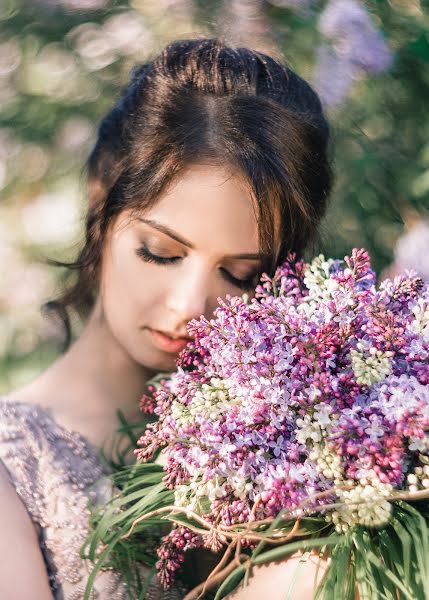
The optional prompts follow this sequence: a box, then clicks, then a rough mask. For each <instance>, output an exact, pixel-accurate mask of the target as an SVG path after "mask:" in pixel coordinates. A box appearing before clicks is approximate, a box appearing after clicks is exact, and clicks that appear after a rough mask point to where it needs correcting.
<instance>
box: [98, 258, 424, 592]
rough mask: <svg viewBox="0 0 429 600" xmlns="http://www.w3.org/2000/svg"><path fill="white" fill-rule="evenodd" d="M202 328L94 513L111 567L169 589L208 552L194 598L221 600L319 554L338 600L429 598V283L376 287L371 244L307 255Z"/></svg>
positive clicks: (192, 328) (154, 400) (101, 560)
mask: <svg viewBox="0 0 429 600" xmlns="http://www.w3.org/2000/svg"><path fill="white" fill-rule="evenodd" d="M189 333H190V335H191V336H192V337H193V341H192V342H191V343H190V344H189V346H188V347H187V348H186V349H185V350H184V351H183V352H182V353H181V355H180V357H179V359H178V363H177V371H176V372H175V373H174V374H173V375H172V376H171V377H170V378H168V379H164V380H162V381H160V382H158V384H157V385H156V386H155V387H154V389H153V394H152V396H151V397H150V398H149V397H145V398H143V400H142V408H143V410H144V411H146V412H153V413H154V415H155V416H156V420H154V421H152V422H151V423H150V424H149V425H148V426H147V428H146V430H145V431H144V433H143V435H142V436H141V437H140V439H139V440H138V443H137V444H138V447H137V450H136V453H137V458H138V461H137V463H136V465H134V466H132V467H130V468H129V469H128V470H127V471H126V472H122V473H121V474H120V475H119V476H118V478H119V479H118V482H119V484H120V486H121V488H122V491H121V493H120V494H119V495H118V496H117V497H116V498H114V499H113V501H112V502H111V504H110V505H109V506H108V507H107V508H105V509H104V511H103V513H101V514H98V515H97V516H96V517H95V518H94V532H93V534H92V539H91V552H90V553H89V554H90V556H91V558H92V559H93V560H95V559H97V557H98V563H97V567H96V569H98V568H100V567H103V566H106V565H107V566H118V565H119V568H120V569H121V570H122V571H124V564H125V563H124V560H125V558H124V557H127V560H128V563H127V564H128V565H129V566H130V565H132V564H133V563H135V562H139V561H142V562H145V563H146V564H148V565H149V566H152V567H153V571H155V570H156V571H157V572H158V575H159V577H160V579H161V582H162V583H163V584H164V586H166V587H168V586H171V585H172V584H173V582H174V581H175V579H177V578H178V577H180V572H181V566H182V565H183V563H184V560H185V556H186V553H187V552H188V551H189V550H191V549H193V548H207V549H208V550H209V551H212V552H215V553H217V556H218V557H219V563H218V565H217V566H216V567H215V568H214V570H213V572H212V573H211V574H210V575H209V576H208V578H207V579H206V581H205V582H203V583H202V584H201V585H199V586H197V587H196V588H195V589H194V590H193V591H191V592H190V593H189V594H188V596H187V598H197V597H201V596H202V595H203V594H204V593H205V592H206V591H207V590H208V589H210V588H215V589H216V590H217V592H216V599H220V598H222V597H224V596H225V595H226V594H227V593H229V592H230V591H231V590H232V589H234V587H236V586H237V585H238V584H239V582H240V581H241V579H242V578H243V577H244V578H246V577H247V576H248V574H249V569H251V568H252V565H258V564H262V563H264V562H268V561H272V560H275V559H279V558H281V557H287V556H288V555H291V554H293V553H294V552H296V551H297V550H298V549H302V550H303V551H308V550H309V549H312V548H313V549H314V548H319V549H320V551H321V552H324V553H325V555H329V557H330V562H329V564H330V566H329V568H328V569H327V571H326V573H325V575H324V577H323V580H322V582H321V584H320V585H319V587H318V590H317V595H318V597H320V598H323V599H324V600H328V599H329V600H334V599H335V600H338V599H339V598H341V599H353V598H354V597H355V593H356V590H357V591H358V592H359V596H360V597H361V598H371V599H372V598H389V599H392V600H393V599H395V600H398V598H401V599H402V598H404V599H405V598H407V599H410V600H415V599H417V598H422V599H423V598H426V597H429V504H428V502H427V499H428V498H429V286H428V285H425V284H424V283H423V281H422V280H421V279H420V278H419V277H417V276H415V274H413V273H412V272H407V273H406V274H404V275H401V276H398V277H396V278H395V279H394V280H386V281H384V282H383V283H382V284H381V285H380V286H379V289H377V288H376V282H375V274H374V272H373V270H372V269H371V265H370V260H369V257H368V254H367V252H366V251H365V250H357V249H355V250H353V252H352V254H351V256H350V257H345V259H344V260H333V259H328V260H325V258H324V257H323V256H319V257H317V258H315V259H314V260H313V261H312V262H311V263H310V264H308V263H306V262H304V261H303V260H296V259H295V257H294V256H293V255H291V256H289V258H288V260H287V261H286V262H285V263H284V264H283V265H282V266H281V267H279V268H278V269H277V271H276V273H275V274H274V276H273V277H268V276H267V275H263V276H262V278H261V281H260V284H259V285H258V287H257V288H256V292H255V296H254V297H253V298H252V299H249V298H247V297H242V298H240V297H232V298H231V297H228V298H227V299H226V300H225V301H223V302H221V304H220V306H219V307H218V309H217V311H216V313H215V315H214V318H213V319H211V320H207V319H205V318H200V319H199V320H195V321H193V322H191V323H190V324H189ZM166 527H167V529H166ZM100 540H101V541H102V543H103V544H104V546H103V549H104V553H102V554H101V555H98V554H97V551H96V548H97V544H99V542H100ZM127 568H128V567H127ZM125 570H126V569H125ZM127 572H128V573H129V574H130V573H131V567H130V569H129V571H127ZM131 579H132V578H131V575H130V581H131ZM134 583H135V582H134ZM139 593H143V595H142V596H141V597H144V590H143V591H142V586H140V588H139Z"/></svg>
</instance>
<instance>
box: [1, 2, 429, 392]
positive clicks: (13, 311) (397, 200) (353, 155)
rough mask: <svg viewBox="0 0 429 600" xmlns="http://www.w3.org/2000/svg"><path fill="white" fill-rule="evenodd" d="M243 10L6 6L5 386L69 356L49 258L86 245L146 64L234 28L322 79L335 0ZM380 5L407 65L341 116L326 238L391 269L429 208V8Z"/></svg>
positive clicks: (375, 14) (372, 83)
mask: <svg viewBox="0 0 429 600" xmlns="http://www.w3.org/2000/svg"><path fill="white" fill-rule="evenodd" d="M236 4H237V2H235V3H234V2H228V1H225V2H221V1H217V2H208V1H205V0H194V1H193V2H191V1H185V0H175V2H173V1H172V0H170V1H169V0H134V1H130V2H120V1H113V0H111V1H109V0H93V1H92V2H91V1H88V0H81V1H80V2H79V0H63V2H60V1H58V2H55V0H37V1H30V0H27V1H23V0H21V1H19V0H2V2H1V4H0V184H1V190H0V331H1V334H0V393H4V392H7V391H8V390H9V389H11V388H13V387H15V386H19V385H21V384H22V383H24V382H25V381H28V380H29V379H31V378H32V377H33V376H34V375H35V374H37V373H38V372H39V371H40V370H41V369H42V368H44V367H45V366H46V365H47V364H48V363H49V362H50V361H51V360H52V359H53V358H54V357H55V356H56V355H57V354H58V353H59V334H58V328H56V327H55V326H53V325H52V324H49V323H48V322H47V321H46V319H43V318H42V316H41V315H40V313H39V307H40V305H41V304H42V302H43V301H45V300H47V299H48V298H50V297H52V296H54V295H55V293H56V291H57V290H58V287H59V286H60V285H61V277H60V276H61V273H57V272H56V271H54V270H53V269H52V268H51V267H46V266H44V264H43V261H44V258H45V257H47V256H49V257H52V258H71V257H72V256H74V255H75V253H76V251H77V248H78V246H79V244H80V240H81V236H82V219H83V214H84V207H85V187H84V181H83V179H82V175H81V171H82V167H83V165H84V162H85V158H86V156H87V154H88V152H89V150H90V148H91V145H92V143H93V142H94V139H95V131H96V126H97V122H98V120H99V119H100V118H101V117H102V116H103V114H104V112H105V111H106V110H107V109H108V108H109V107H110V106H111V104H112V103H113V101H114V99H115V97H116V95H117V94H118V92H119V89H120V87H121V86H122V85H123V84H125V83H126V81H127V79H128V75H129V71H130V68H131V66H132V65H133V64H134V63H135V62H139V61H143V60H145V59H146V58H147V57H148V56H150V55H151V54H153V53H155V52H156V51H158V50H159V49H160V48H161V47H162V46H163V45H164V44H165V43H166V42H168V41H171V40H173V39H175V38H178V37H187V36H189V37H191V36H195V35H218V34H224V35H226V37H227V39H231V41H233V42H242V43H245V44H246V43H247V44H249V45H252V46H254V47H258V49H262V50H265V51H273V52H275V53H277V55H278V56H280V57H284V58H285V59H286V60H287V61H288V63H289V64H291V66H292V67H293V68H295V69H296V70H297V71H298V72H299V73H300V74H302V75H303V76H304V77H306V78H307V79H309V81H310V82H311V81H314V77H315V65H316V55H317V47H318V45H319V44H320V43H321V41H322V36H321V34H320V32H319V30H318V27H317V23H318V19H319V15H320V12H321V11H322V10H323V9H324V8H325V6H326V2H317V1H315V2H314V3H313V8H312V9H311V10H296V9H295V10H294V9H292V8H288V7H285V6H280V5H279V4H280V2H276V3H274V2H273V3H270V2H266V1H262V0H250V1H249V2H248V3H243V2H242V4H247V9H248V16H247V17H246V16H244V17H243V14H241V17H240V16H237V14H234V10H235V11H236V10H237V9H236ZM302 4H305V3H302ZM366 7H367V9H368V10H369V11H370V13H371V15H372V18H373V20H374V23H375V24H376V25H377V27H379V28H380V29H381V30H382V31H383V33H384V36H385V39H386V41H387V43H388V45H389V47H390V49H391V50H392V51H393V53H394V62H393V65H392V67H391V68H390V69H389V71H388V72H385V73H384V74H381V75H377V76H374V75H371V76H367V77H364V78H362V79H361V80H359V81H357V82H356V84H355V85H354V87H353V88H352V90H351V91H350V93H349V95H348V97H347V98H346V99H345V100H344V102H342V103H341V104H340V105H339V106H337V107H335V108H333V109H332V110H329V111H328V116H329V118H330V122H331V126H332V131H333V146H332V152H333V161H334V169H335V174H336V185H335V191H334V194H333V198H332V203H331V208H330V211H329V213H328V216H327V218H326V220H325V221H324V223H323V226H322V230H321V233H322V249H323V251H324V252H325V253H326V254H328V255H335V256H341V255H344V254H346V253H348V252H349V251H350V250H351V248H352V247H353V246H365V247H366V248H367V249H368V250H369V251H370V253H371V256H372V259H373V264H374V267H375V268H376V270H377V271H378V272H381V271H382V269H384V268H385V267H386V266H387V265H388V264H389V263H390V262H391V260H392V256H393V249H394V245H395V242H396V240H397V238H398V237H399V236H400V235H401V233H402V232H403V230H404V228H407V227H408V226H409V225H410V223H412V222H414V221H415V220H416V219H418V218H420V217H422V216H425V215H427V213H428V208H429V202H428V198H429V141H428V140H429V116H428V105H429V4H428V2H427V1H426V0H424V1H423V0H422V1H418V0H390V1H386V0H373V1H367V2H366ZM249 11H250V12H249ZM252 11H253V12H252ZM244 12H245V11H244ZM249 14H250V17H249ZM246 18H247V21H246ZM240 19H241V21H240ZM334 83H335V82H333V84H334ZM428 260H429V259H428Z"/></svg>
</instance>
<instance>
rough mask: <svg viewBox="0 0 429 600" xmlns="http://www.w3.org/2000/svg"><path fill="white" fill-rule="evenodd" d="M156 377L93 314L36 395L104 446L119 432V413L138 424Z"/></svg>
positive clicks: (39, 384) (62, 420) (59, 417)
mask: <svg viewBox="0 0 429 600" xmlns="http://www.w3.org/2000/svg"><path fill="white" fill-rule="evenodd" d="M154 375H155V373H154V372H152V371H150V370H148V369H145V368H144V367H143V366H142V365H140V364H139V363H137V362H136V361H134V360H133V359H132V357H130V355H129V354H128V353H127V352H126V351H125V350H124V348H122V346H121V345H120V344H119V343H118V341H117V340H116V339H115V338H114V336H113V335H112V333H111V331H110V329H109V328H108V326H107V325H106V323H105V320H104V318H103V317H102V315H100V312H99V310H98V309H97V307H96V308H95V309H94V311H93V313H92V315H91V317H90V318H89V320H88V322H87V324H86V326H85V328H84V329H83V331H82V333H81V335H80V336H79V337H78V339H77V340H76V341H75V342H74V343H73V344H72V346H71V347H70V348H69V349H68V351H67V352H66V353H65V354H64V355H63V356H61V357H60V358H59V359H58V360H56V361H55V362H54V363H53V365H51V367H49V368H48V369H47V370H46V371H45V372H44V373H43V374H42V375H41V376H40V378H39V380H38V382H37V386H36V388H35V389H34V391H35V392H36V394H37V397H38V398H40V399H42V402H41V403H43V404H45V405H49V406H50V407H51V408H52V410H53V412H54V415H55V416H56V418H57V420H58V422H60V423H62V424H63V425H65V426H67V427H69V428H70V429H74V430H78V431H80V432H81V433H83V434H84V435H85V436H86V437H87V438H88V439H89V440H90V441H92V442H93V443H94V444H96V445H98V446H102V445H103V443H104V440H106V439H108V438H110V437H111V436H112V435H113V434H114V432H115V431H116V430H117V429H118V426H119V422H118V419H117V411H118V410H120V411H121V412H122V413H123V414H124V416H125V418H126V420H127V421H129V422H139V421H141V420H142V417H143V415H142V413H141V411H140V409H139V400H140V398H141V397H142V395H143V394H144V392H145V391H146V385H147V382H148V380H149V379H150V378H151V377H153V376H154Z"/></svg>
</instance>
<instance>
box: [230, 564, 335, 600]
mask: <svg viewBox="0 0 429 600" xmlns="http://www.w3.org/2000/svg"><path fill="white" fill-rule="evenodd" d="M326 568H327V563H326V562H325V561H321V560H320V559H319V558H318V557H316V556H314V555H310V556H306V557H303V556H302V555H300V554H296V555H294V556H292V557H290V558H288V559H287V560H286V559H285V560H282V561H276V562H271V563H267V564H265V565H260V566H255V567H253V569H252V572H251V576H250V577H249V580H248V585H247V586H245V587H244V586H243V585H241V586H240V587H239V588H237V589H236V590H235V591H234V592H233V593H231V594H229V595H228V596H227V599H228V600H260V599H261V598H270V600H284V598H286V597H289V598H292V599H293V600H313V598H314V594H315V590H316V588H317V586H318V584H319V583H320V582H321V580H322V578H323V575H324V574H325V571H326ZM288 594H289V596H288Z"/></svg>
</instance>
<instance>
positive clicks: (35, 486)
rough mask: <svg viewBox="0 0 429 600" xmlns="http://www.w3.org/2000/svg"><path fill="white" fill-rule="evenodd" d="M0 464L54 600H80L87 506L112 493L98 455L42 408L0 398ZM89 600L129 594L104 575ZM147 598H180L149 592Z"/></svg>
mask: <svg viewBox="0 0 429 600" xmlns="http://www.w3.org/2000/svg"><path fill="white" fill-rule="evenodd" d="M0 460H1V461H2V462H3V464H4V466H5V467H6V469H7V471H8V473H9V477H10V479H11V481H12V484H13V485H14V487H15V490H16V492H17V493H18V495H19V496H20V497H21V499H22V501H23V503H24V505H25V507H26V509H27V511H28V513H29V515H30V517H31V519H32V521H33V523H34V524H35V525H36V528H37V530H38V533H39V542H40V548H41V551H42V554H43V557H44V560H45V564H46V569H47V572H48V576H49V581H50V585H51V589H52V593H53V595H54V598H55V600H82V599H83V595H84V590H85V585H86V581H87V578H88V575H89V573H90V571H91V564H90V563H89V562H88V561H85V560H83V559H81V558H80V556H79V550H80V548H81V546H82V544H83V543H84V541H85V539H86V537H87V534H88V527H89V524H88V517H89V509H88V500H89V499H90V500H91V502H92V503H94V504H100V503H103V502H105V501H106V500H107V499H108V498H109V497H110V496H111V494H112V491H113V489H112V484H111V482H110V480H109V479H108V478H107V472H106V471H105V470H104V468H103V464H102V463H101V460H100V458H99V456H98V451H97V449H96V448H95V447H93V446H91V445H90V444H89V443H88V442H87V441H86V440H85V438H84V437H83V436H82V435H81V434H79V433H77V432H74V431H69V430H67V429H65V428H63V427H61V426H60V425H58V424H57V423H56V422H55V420H54V419H53V418H52V417H51V416H50V415H49V413H48V411H47V410H45V409H44V408H42V407H41V406H36V405H33V404H25V403H19V402H9V401H7V400H5V399H2V398H0ZM93 598H94V599H95V598H99V599H101V600H103V599H104V598H106V599H107V598H108V599H109V600H126V599H128V598H129V594H128V593H127V588H126V585H125V583H124V582H123V581H121V578H120V576H119V575H118V574H117V573H116V572H114V571H103V572H100V573H99V574H98V576H97V578H96V582H95V586H94V594H93ZM150 598H151V600H152V599H153V600H158V599H159V600H160V599H164V600H167V598H171V599H173V598H176V599H178V598H179V596H178V595H177V594H176V593H175V592H174V591H171V592H170V593H163V592H162V590H161V589H160V588H159V587H158V586H151V590H150Z"/></svg>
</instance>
